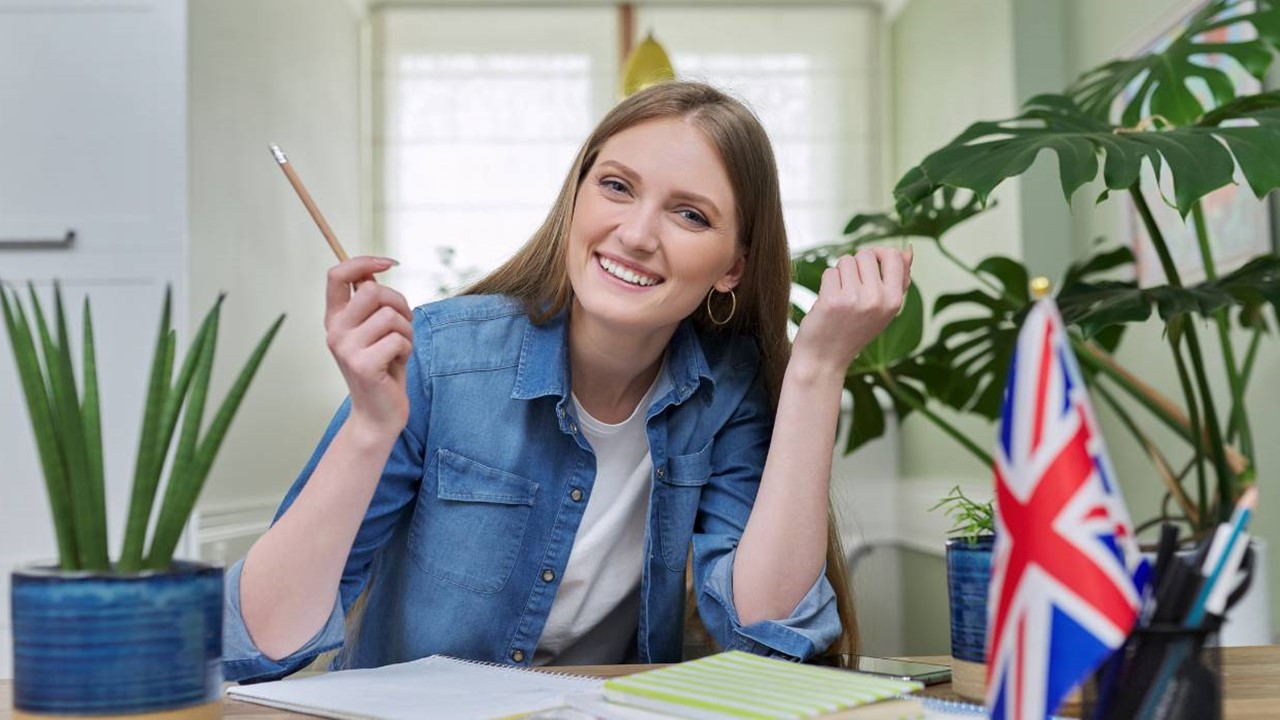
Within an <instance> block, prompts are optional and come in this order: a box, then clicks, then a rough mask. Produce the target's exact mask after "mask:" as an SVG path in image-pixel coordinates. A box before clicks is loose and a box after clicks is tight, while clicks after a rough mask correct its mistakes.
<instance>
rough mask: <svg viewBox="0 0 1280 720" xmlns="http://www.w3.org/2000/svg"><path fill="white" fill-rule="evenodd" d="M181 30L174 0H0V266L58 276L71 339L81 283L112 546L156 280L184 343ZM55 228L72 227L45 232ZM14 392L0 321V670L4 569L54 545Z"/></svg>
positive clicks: (151, 328)
mask: <svg viewBox="0 0 1280 720" xmlns="http://www.w3.org/2000/svg"><path fill="white" fill-rule="evenodd" d="M186 37H187V32H186V3H185V2H183V1H182V0H153V1H151V2H147V1H131V2H109V1H106V0H99V1H94V0H78V1H76V0H45V1H44V2H30V1H26V2H16V1H14V0H0V280H3V281H4V282H6V283H9V284H11V285H12V284H18V283H21V284H25V283H26V282H27V281H28V280H31V281H33V282H34V283H35V284H36V286H37V289H38V290H41V291H42V292H43V293H45V295H44V297H45V298H46V299H47V298H48V295H47V292H48V288H49V286H50V285H51V283H52V281H53V280H54V279H55V278H57V279H59V280H61V281H62V283H63V286H64V292H65V294H66V299H67V300H68V301H69V302H68V306H69V309H72V310H73V317H74V320H73V322H72V328H73V330H72V333H73V334H74V335H75V336H76V340H75V345H76V347H77V348H78V347H79V346H80V343H79V326H80V321H79V315H80V303H81V301H82V299H83V297H84V295H85V294H86V293H88V294H90V296H91V297H92V299H93V303H94V305H93V313H94V327H95V330H96V333H97V348H98V362H99V381H100V383H101V396H102V405H103V441H104V446H105V447H104V452H105V469H106V478H107V513H108V523H109V525H110V530H111V533H110V537H111V543H112V545H111V547H112V555H113V556H114V555H115V554H116V553H117V552H118V548H119V543H120V538H121V537H122V535H123V527H121V523H122V522H123V519H124V513H125V507H126V506H127V502H128V493H129V486H130V481H131V478H132V473H133V457H134V453H135V448H134V443H136V438H137V432H138V427H139V424H140V418H141V409H142V402H143V398H144V394H145V383H146V376H147V371H148V366H149V362H150V352H151V348H152V346H153V344H154V337H155V332H156V327H157V324H158V319H159V311H160V305H161V300H162V297H163V293H164V286H165V284H171V285H172V286H173V287H174V300H175V307H174V317H175V322H177V323H178V324H179V326H180V327H179V333H180V335H181V336H182V338H183V345H184V346H185V337H186V333H185V332H184V330H185V328H183V327H181V325H182V324H183V319H184V318H185V317H186V296H185V293H184V288H185V286H186V278H185V275H186V257H187V239H186V236H187V221H186V218H187V210H186V168H187V164H186V92H185V88H186ZM69 230H74V231H75V240H74V242H73V243H71V244H70V245H69V246H67V245H64V244H62V243H59V242H54V241H56V240H59V239H62V238H64V237H65V235H66V233H67V232H68V231H69ZM24 295H25V292H24ZM46 308H48V305H47V304H46ZM0 334H3V333H2V332H0ZM20 393H21V390H20V388H19V385H18V381H17V378H16V371H15V369H14V366H13V356H12V352H11V351H10V348H9V344H8V339H7V337H6V338H5V339H4V340H3V341H0V678H6V677H9V676H10V675H11V673H12V666H11V662H12V657H11V654H12V653H11V649H10V636H9V588H8V582H9V578H8V574H9V571H10V569H11V568H12V567H14V566H15V565H20V564H23V563H28V562H34V561H38V560H47V559H51V558H53V557H54V556H55V554H56V544H55V542H54V538H53V530H52V522H51V520H50V518H49V510H48V502H47V500H46V498H45V492H44V485H43V480H42V475H41V472H40V468H39V463H38V461H37V458H36V454H35V449H34V442H33V440H32V437H31V431H30V426H29V421H28V419H27V414H26V407H25V403H24V402H23V399H22V396H21V394H20Z"/></svg>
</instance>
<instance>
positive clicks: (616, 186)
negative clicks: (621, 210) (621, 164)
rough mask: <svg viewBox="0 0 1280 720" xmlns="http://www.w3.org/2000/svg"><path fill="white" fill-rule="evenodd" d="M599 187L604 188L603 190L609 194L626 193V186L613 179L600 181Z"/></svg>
mask: <svg viewBox="0 0 1280 720" xmlns="http://www.w3.org/2000/svg"><path fill="white" fill-rule="evenodd" d="M600 187H602V188H604V189H605V190H608V191H609V192H615V193H626V192H627V184H626V183H624V182H622V181H621V180H615V179H613V178H603V179H601V180H600Z"/></svg>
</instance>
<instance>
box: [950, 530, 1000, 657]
mask: <svg viewBox="0 0 1280 720" xmlns="http://www.w3.org/2000/svg"><path fill="white" fill-rule="evenodd" d="M994 542H995V537H994V536H992V535H985V536H980V537H978V538H977V540H976V541H975V542H969V541H968V540H965V539H962V538H956V539H954V540H948V541H947V594H948V595H949V597H950V601H951V656H952V657H955V658H958V659H960V660H968V661H969V662H975V663H982V662H986V641H987V589H988V588H989V587H990V585H991V546H992V544H993V543H994Z"/></svg>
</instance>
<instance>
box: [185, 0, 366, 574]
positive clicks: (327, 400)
mask: <svg viewBox="0 0 1280 720" xmlns="http://www.w3.org/2000/svg"><path fill="white" fill-rule="evenodd" d="M189 13H190V34H189V46H190V71H189V89H190V90H189V94H190V118H191V119H190V124H189V136H188V147H189V153H190V168H191V172H190V206H191V216H190V224H191V294H190V297H191V313H192V314H191V318H192V320H191V322H192V324H193V326H194V324H195V323H197V322H198V321H199V318H200V317H201V316H202V315H203V313H204V312H205V311H206V310H207V309H208V307H209V306H210V305H211V303H212V302H213V300H214V298H215V297H216V295H217V293H218V292H219V291H226V292H227V293H229V294H228V297H227V300H226V303H225V305H224V308H223V314H222V332H221V335H220V341H219V345H218V369H217V370H216V371H215V375H216V376H215V381H214V392H215V393H217V394H218V397H221V393H223V392H225V389H226V387H227V386H228V385H229V384H230V382H231V380H232V378H233V377H234V373H235V372H236V371H238V369H239V367H240V365H241V364H242V363H243V362H244V359H245V358H246V357H247V356H248V354H249V352H250V350H251V348H252V347H253V345H254V344H255V343H256V342H257V341H258V339H259V338H260V337H261V335H262V333H263V332H265V330H266V329H267V327H268V326H269V324H270V323H271V321H272V320H273V319H274V317H275V316H276V315H277V314H279V313H282V312H284V313H288V319H287V320H286V321H285V324H284V326H283V328H282V329H281V331H280V334H279V335H278V336H277V338H276V340H275V343H274V345H273V347H272V348H271V351H270V352H269V353H268V355H267V358H266V361H265V362H264V363H263V364H262V367H261V369H260V371H259V373H258V377H257V378H256V379H255V380H254V383H253V385H252V386H251V387H250V389H249V393H248V396H247V397H246V399H245V401H244V404H243V406H242V407H241V410H240V414H239V416H238V417H237V418H236V421H235V422H234V424H233V425H232V428H231V431H230V433H229V434H228V436H227V439H226V443H225V445H224V446H223V450H222V452H221V454H220V456H219V458H218V461H217V463H216V464H215V465H214V468H213V472H212V475H211V476H210V478H209V481H208V484H207V485H206V487H205V491H204V495H203V497H202V499H201V502H200V516H201V518H200V524H201V526H202V527H204V528H208V527H209V526H211V525H213V526H223V527H224V529H225V526H227V525H229V524H230V525H234V524H236V523H237V522H249V521H252V522H253V523H254V524H260V522H261V515H262V512H263V508H268V507H269V508H274V507H275V505H276V504H277V503H278V502H279V500H280V498H281V497H282V496H283V494H284V490H285V488H286V487H287V486H288V484H289V483H290V482H292V480H293V478H294V477H295V476H296V474H297V472H298V470H299V469H300V468H301V467H302V465H303V463H304V462H305V460H306V458H307V457H308V456H309V454H310V452H311V450H312V449H313V448H314V446H315V443H316V441H317V440H318V439H319V438H320V435H321V433H322V431H323V429H324V427H325V425H326V424H327V422H328V420H329V418H330V416H331V415H332V413H333V411H334V410H335V409H336V408H337V406H338V403H339V402H341V400H342V398H343V396H344V394H345V390H344V388H345V386H344V385H343V384H342V381H341V376H340V375H339V373H338V371H337V369H336V367H335V366H334V364H333V362H332V360H331V359H330V357H329V353H328V350H327V348H326V346H325V342H324V329H323V325H322V323H323V312H324V294H323V292H324V280H325V271H326V270H327V268H328V267H329V266H331V265H332V264H333V263H334V262H335V260H334V258H333V256H332V254H331V253H330V251H329V249H328V247H327V246H326V245H325V242H324V239H323V237H322V236H321V235H320V233H319V231H318V230H317V229H316V227H315V225H314V224H313V223H312V221H311V219H310V217H309V216H308V215H307V213H306V211H305V210H304V208H303V206H302V204H301V203H300V202H299V200H298V198H297V196H296V195H295V194H294V191H293V190H292V188H290V186H289V184H288V183H287V182H286V181H285V178H284V176H283V175H282V174H281V172H280V169H279V168H278V167H277V166H276V164H275V162H274V161H273V160H272V158H271V155H270V153H269V152H268V151H267V144H268V143H271V142H275V143H278V144H279V145H280V146H281V147H282V148H283V149H284V150H285V152H286V153H288V155H289V158H290V160H291V162H292V163H293V165H294V167H295V169H296V170H297V172H298V174H299V175H300V176H301V177H302V179H303V181H304V182H305V183H306V185H307V188H308V189H309V190H310V192H311V194H312V196H313V197H314V198H315V200H316V202H317V204H318V205H319V206H320V208H321V210H322V211H323V212H324V214H325V216H326V218H327V219H328V221H329V224H330V225H331V226H332V227H333V229H334V232H335V233H336V234H337V236H338V237H339V239H340V240H341V241H342V243H343V245H344V246H345V247H346V249H347V252H348V253H350V254H351V255H356V254H361V253H367V252H369V251H370V239H369V236H368V233H367V231H366V229H365V228H366V225H367V223H366V219H367V218H366V215H365V214H364V213H363V212H362V207H363V206H364V203H365V202H366V198H365V195H364V193H365V188H367V187H368V183H367V182H366V179H367V170H366V167H365V160H366V155H367V153H366V152H365V148H366V147H367V146H368V145H367V139H366V138H365V137H363V133H365V132H366V126H365V124H364V122H363V117H364V102H363V100H362V94H363V93H364V91H365V85H364V83H365V80H364V79H363V75H362V73H363V66H362V63H363V60H362V53H363V52H364V45H363V41H362V37H363V36H364V34H365V33H366V30H365V19H364V17H363V11H362V9H361V7H360V6H359V5H358V4H357V3H353V2H348V1H347V0H271V1H270V2H259V1H258V0H191V1H190V3H189ZM206 539H207V538H206ZM239 551H240V548H232V549H230V550H228V551H227V553H226V555H227V557H225V558H224V557H219V556H220V555H222V553H220V552H213V553H212V555H213V557H212V558H211V559H225V560H228V561H230V560H234V559H235V557H237V556H238V553H239ZM208 552H209V551H208V550H206V553H208ZM206 556H207V555H206Z"/></svg>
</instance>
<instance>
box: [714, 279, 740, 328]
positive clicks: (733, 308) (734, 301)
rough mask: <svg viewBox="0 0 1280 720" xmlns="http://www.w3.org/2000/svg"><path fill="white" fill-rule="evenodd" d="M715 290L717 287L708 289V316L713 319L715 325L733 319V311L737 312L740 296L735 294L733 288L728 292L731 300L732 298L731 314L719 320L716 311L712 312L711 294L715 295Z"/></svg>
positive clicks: (726, 322) (724, 323)
mask: <svg viewBox="0 0 1280 720" xmlns="http://www.w3.org/2000/svg"><path fill="white" fill-rule="evenodd" d="M715 292H716V289H715V288H711V289H710V290H708V291H707V317H708V318H709V319H710V320H711V322H712V324H714V325H726V324H728V322H729V321H730V320H732V319H733V313H734V312H736V311H737V309H738V296H737V295H734V294H733V290H730V291H729V293H728V294H729V300H730V305H729V314H728V315H727V316H725V319H723V320H717V319H716V316H715V313H713V312H711V296H712V295H714V294H715ZM721 294H722V295H723V294H724V293H721Z"/></svg>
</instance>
